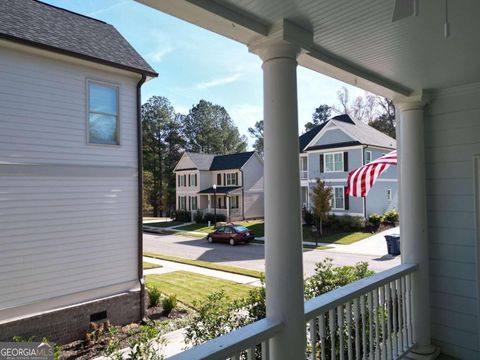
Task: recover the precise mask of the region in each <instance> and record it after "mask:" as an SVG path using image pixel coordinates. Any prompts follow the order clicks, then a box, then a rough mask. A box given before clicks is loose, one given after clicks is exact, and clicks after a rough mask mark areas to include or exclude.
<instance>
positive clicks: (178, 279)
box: [146, 271, 253, 309]
mask: <svg viewBox="0 0 480 360" xmlns="http://www.w3.org/2000/svg"><path fill="white" fill-rule="evenodd" d="M146 284H147V287H152V286H156V287H157V288H158V289H159V290H160V292H161V293H163V294H166V295H175V296H176V297H177V300H178V301H180V302H181V303H183V304H185V305H188V306H190V307H192V308H194V309H195V302H200V301H203V300H205V299H206V297H207V296H208V295H209V294H210V293H211V292H213V291H219V290H222V289H223V290H224V291H225V293H226V294H227V295H228V297H229V298H230V299H232V300H236V299H241V298H244V297H246V296H247V295H248V293H249V291H250V290H251V289H253V286H250V285H244V284H239V283H236V282H233V281H229V280H224V279H218V278H216V277H212V276H206V275H202V274H196V273H192V272H190V271H174V272H170V273H166V274H153V275H147V276H146Z"/></svg>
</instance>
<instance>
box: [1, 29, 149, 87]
mask: <svg viewBox="0 0 480 360" xmlns="http://www.w3.org/2000/svg"><path fill="white" fill-rule="evenodd" d="M0 39H3V40H8V41H13V42H16V43H19V44H22V45H26V46H31V47H34V48H37V49H41V50H46V51H51V52H54V53H58V54H62V55H66V56H72V57H74V58H77V59H82V60H86V61H91V62H94V63H97V64H102V65H106V66H111V67H114V68H117V69H122V70H126V71H131V72H134V73H137V74H141V75H144V76H145V77H147V76H149V77H152V78H156V77H158V74H157V73H156V72H152V71H148V70H143V69H138V68H134V67H131V66H128V65H123V64H118V63H115V62H113V61H109V60H105V59H100V58H96V57H94V56H90V55H85V54H82V53H77V52H75V51H70V50H66V49H62V48H58V47H55V46H51V45H46V44H42V43H38V42H35V41H31V40H26V39H22V38H18V37H15V36H12V35H9V34H1V33H0Z"/></svg>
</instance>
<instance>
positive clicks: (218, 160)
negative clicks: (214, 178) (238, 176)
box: [210, 151, 255, 171]
mask: <svg viewBox="0 0 480 360" xmlns="http://www.w3.org/2000/svg"><path fill="white" fill-rule="evenodd" d="M254 153H255V151H249V152H243V153H238V154H230V155H217V156H215V158H214V159H213V162H212V165H211V166H210V170H211V171H214V170H229V169H240V168H241V167H242V166H243V165H244V164H245V163H246V162H247V161H248V159H250V158H251V157H252V155H253V154H254Z"/></svg>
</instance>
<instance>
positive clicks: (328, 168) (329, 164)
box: [325, 154, 335, 171]
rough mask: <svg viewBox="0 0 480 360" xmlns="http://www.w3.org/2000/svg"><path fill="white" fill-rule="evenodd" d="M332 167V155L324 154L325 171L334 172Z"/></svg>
mask: <svg viewBox="0 0 480 360" xmlns="http://www.w3.org/2000/svg"><path fill="white" fill-rule="evenodd" d="M334 170H335V169H334V165H333V155H332V154H326V155H325V171H334Z"/></svg>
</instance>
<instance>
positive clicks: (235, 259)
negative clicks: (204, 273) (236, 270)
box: [143, 233, 400, 276]
mask: <svg viewBox="0 0 480 360" xmlns="http://www.w3.org/2000/svg"><path fill="white" fill-rule="evenodd" d="M143 239H144V251H151V252H158V253H162V254H165V255H173V256H180V257H184V258H190V259H197V260H204V261H209V262H214V263H221V264H225V265H231V266H238V267H243V268H246V269H253V270H260V271H264V270H265V254H264V248H263V246H262V245H255V244H249V245H237V246H235V247H232V246H230V245H228V244H219V243H214V244H209V243H207V241H206V240H205V239H199V238H194V237H188V236H182V235H160V234H147V233H144V235H143ZM345 251H348V246H347V245H346V250H345ZM385 253H386V248H385ZM327 257H329V258H331V259H332V260H333V263H334V265H354V264H355V263H357V262H359V261H368V263H369V264H370V269H372V270H374V271H376V272H380V271H383V270H386V269H389V268H392V267H394V266H396V265H399V264H400V257H398V256H397V257H396V258H393V259H392V258H391V257H389V256H380V255H366V254H355V253H348V252H339V250H338V248H337V249H335V250H333V249H332V250H311V249H304V252H303V264H304V273H305V276H310V275H312V274H313V273H314V270H315V263H317V262H319V261H321V260H322V259H325V258H327ZM285 261H288V259H285Z"/></svg>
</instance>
